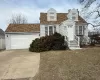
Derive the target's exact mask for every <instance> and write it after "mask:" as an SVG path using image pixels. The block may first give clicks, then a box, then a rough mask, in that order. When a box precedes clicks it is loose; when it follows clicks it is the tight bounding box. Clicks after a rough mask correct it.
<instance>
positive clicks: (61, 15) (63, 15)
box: [40, 13, 87, 24]
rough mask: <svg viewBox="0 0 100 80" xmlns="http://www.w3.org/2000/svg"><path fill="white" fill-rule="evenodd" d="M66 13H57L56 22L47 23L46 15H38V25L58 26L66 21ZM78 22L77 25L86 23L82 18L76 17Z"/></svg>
mask: <svg viewBox="0 0 100 80" xmlns="http://www.w3.org/2000/svg"><path fill="white" fill-rule="evenodd" d="M67 14H68V13H57V21H47V13H40V24H51V23H52V24H60V23H61V22H63V21H65V20H67V19H68V18H67ZM78 19H79V21H77V23H87V22H86V21H85V20H84V19H83V18H82V17H80V16H78Z"/></svg>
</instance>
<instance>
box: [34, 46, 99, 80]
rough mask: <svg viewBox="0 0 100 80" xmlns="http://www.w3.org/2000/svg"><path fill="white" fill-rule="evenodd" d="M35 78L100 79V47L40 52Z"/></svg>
mask: <svg viewBox="0 0 100 80" xmlns="http://www.w3.org/2000/svg"><path fill="white" fill-rule="evenodd" d="M40 55H41V56H40V68H39V73H38V74H37V75H36V77H35V78H34V80H99V79H100V48H90V49H82V50H68V51H49V52H43V53H41V54H40Z"/></svg>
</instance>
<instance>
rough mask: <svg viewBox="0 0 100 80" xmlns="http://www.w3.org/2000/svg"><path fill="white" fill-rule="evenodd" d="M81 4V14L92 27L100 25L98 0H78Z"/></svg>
mask: <svg viewBox="0 0 100 80" xmlns="http://www.w3.org/2000/svg"><path fill="white" fill-rule="evenodd" d="M78 2H79V3H80V4H81V5H82V10H81V15H83V18H84V19H86V20H87V21H89V20H91V21H89V23H88V24H91V25H92V26H93V27H96V28H97V27H98V26H100V2H99V0H78Z"/></svg>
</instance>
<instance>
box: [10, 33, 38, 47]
mask: <svg viewBox="0 0 100 80" xmlns="http://www.w3.org/2000/svg"><path fill="white" fill-rule="evenodd" d="M38 37H39V34H32V35H19V34H17V35H11V49H27V48H29V46H30V44H31V42H32V40H34V39H35V38H38Z"/></svg>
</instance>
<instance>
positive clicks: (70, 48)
mask: <svg viewBox="0 0 100 80" xmlns="http://www.w3.org/2000/svg"><path fill="white" fill-rule="evenodd" d="M69 49H72V50H74V49H81V48H80V47H79V46H78V47H75V46H73V47H72V46H70V47H69Z"/></svg>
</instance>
